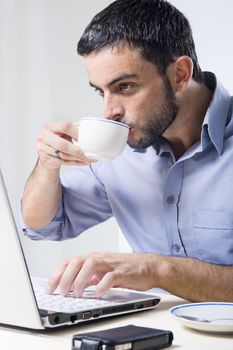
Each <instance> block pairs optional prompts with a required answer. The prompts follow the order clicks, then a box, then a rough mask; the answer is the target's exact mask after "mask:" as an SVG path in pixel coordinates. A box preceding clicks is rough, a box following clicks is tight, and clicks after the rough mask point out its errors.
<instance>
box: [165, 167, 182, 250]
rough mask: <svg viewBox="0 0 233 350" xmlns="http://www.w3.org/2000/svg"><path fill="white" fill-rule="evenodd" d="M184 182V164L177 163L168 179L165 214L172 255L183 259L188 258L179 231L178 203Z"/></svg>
mask: <svg viewBox="0 0 233 350" xmlns="http://www.w3.org/2000/svg"><path fill="white" fill-rule="evenodd" d="M182 181H183V162H177V163H175V164H174V165H173V166H172V167H171V168H170V170H169V172H168V175H167V178H166V183H165V190H164V199H163V209H164V210H163V212H164V224H165V230H166V234H167V238H168V242H169V249H170V254H171V255H175V256H181V257H182V256H186V253H185V249H184V246H183V243H182V238H181V236H180V232H179V229H178V215H179V212H178V210H179V208H178V203H179V197H180V192H181V189H182Z"/></svg>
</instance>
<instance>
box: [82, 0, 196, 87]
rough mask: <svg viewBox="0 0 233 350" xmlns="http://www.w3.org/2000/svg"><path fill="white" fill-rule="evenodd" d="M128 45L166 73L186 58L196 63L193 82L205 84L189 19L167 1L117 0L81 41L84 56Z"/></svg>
mask: <svg viewBox="0 0 233 350" xmlns="http://www.w3.org/2000/svg"><path fill="white" fill-rule="evenodd" d="M120 43H127V44H128V45H129V46H131V47H135V48H137V49H138V50H139V51H140V52H141V54H142V56H143V57H144V58H145V59H147V60H148V61H150V62H152V63H153V64H155V65H156V66H157V68H158V69H159V71H160V73H161V74H164V73H165V71H166V68H167V67H168V65H169V64H170V63H172V62H173V61H174V60H175V59H177V58H178V57H180V56H182V55H187V56H189V57H190V58H191V59H192V61H193V79H194V80H196V81H197V82H201V81H202V72H201V69H200V67H199V64H198V60H197V55H196V51H195V44H194V41H193V37H192V30H191V27H190V24H189V21H188V20H187V18H186V17H185V16H184V15H183V14H182V13H181V12H180V11H179V10H178V9H177V8H176V7H174V6H173V5H171V4H170V3H169V2H167V1H165V0H116V1H114V2H113V3H111V4H110V5H109V6H107V7H106V8H105V9H104V10H102V11H101V12H99V13H98V14H97V15H96V16H95V17H94V18H93V19H92V21H91V22H90V24H89V25H88V26H87V27H86V29H85V31H84V33H83V35H82V37H81V39H80V40H79V42H78V53H79V54H80V55H82V56H85V55H88V54H89V53H91V52H92V51H95V50H100V49H102V48H104V47H107V46H110V47H114V46H117V45H119V44H120Z"/></svg>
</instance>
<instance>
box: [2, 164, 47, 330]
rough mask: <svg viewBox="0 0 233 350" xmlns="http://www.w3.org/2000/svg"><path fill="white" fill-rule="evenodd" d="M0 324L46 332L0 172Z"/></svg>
mask: <svg viewBox="0 0 233 350" xmlns="http://www.w3.org/2000/svg"><path fill="white" fill-rule="evenodd" d="M0 215H1V216H0V217H1V226H0V279H1V288H0V323H2V324H6V325H12V326H19V327H26V328H32V329H43V328H44V327H43V325H42V323H41V319H40V315H39V312H38V309H37V304H36V301H35V297H34V293H33V290H32V285H31V280H30V277H29V273H28V270H27V265H26V262H25V257H24V254H23V250H22V247H21V243H20V240H19V237H18V232H17V228H16V224H15V221H14V217H13V214H12V210H11V207H10V203H9V198H8V195H7V190H6V187H5V184H4V180H3V176H2V173H1V170H0Z"/></svg>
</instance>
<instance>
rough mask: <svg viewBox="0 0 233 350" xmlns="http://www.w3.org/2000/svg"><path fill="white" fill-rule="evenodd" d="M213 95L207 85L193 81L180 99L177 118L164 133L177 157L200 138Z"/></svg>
mask: <svg viewBox="0 0 233 350" xmlns="http://www.w3.org/2000/svg"><path fill="white" fill-rule="evenodd" d="M212 95H213V93H212V91H210V90H209V89H208V88H207V86H206V85H204V84H198V83H196V82H194V81H192V83H191V85H190V86H189V89H188V91H187V92H186V93H185V94H184V95H183V96H182V97H180V98H179V99H178V104H179V112H178V115H177V117H176V120H175V121H174V122H173V123H172V125H171V126H170V127H169V128H168V129H167V130H166V131H165V133H164V134H163V137H164V138H165V139H166V140H167V141H168V142H169V143H170V146H171V148H172V149H173V153H174V156H175V158H176V159H179V158H180V157H181V156H182V155H183V154H184V153H185V152H186V151H187V150H188V149H189V148H190V147H191V146H193V145H194V144H195V143H196V142H197V141H199V140H200V137H201V129H202V123H203V120H204V117H205V114H206V112H207V109H208V107H209V104H210V101H211V98H212Z"/></svg>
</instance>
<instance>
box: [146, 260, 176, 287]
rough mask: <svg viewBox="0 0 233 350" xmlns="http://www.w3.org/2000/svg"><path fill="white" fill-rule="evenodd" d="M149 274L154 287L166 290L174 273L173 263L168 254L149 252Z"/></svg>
mask: <svg viewBox="0 0 233 350" xmlns="http://www.w3.org/2000/svg"><path fill="white" fill-rule="evenodd" d="M151 255H152V258H151V264H150V265H151V271H152V272H151V274H152V278H153V281H154V283H153V284H154V286H153V287H155V288H161V289H164V290H167V289H168V288H169V283H170V282H169V281H171V280H172V276H173V275H174V264H173V263H172V259H171V258H170V257H168V256H164V255H157V254H151Z"/></svg>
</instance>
